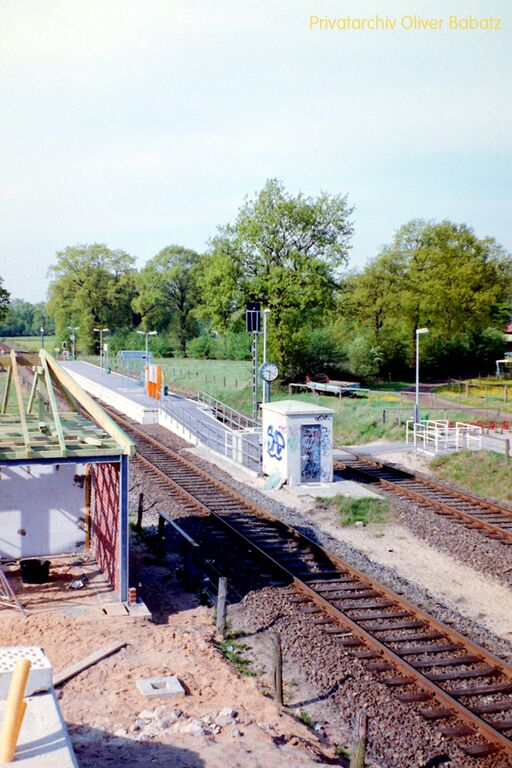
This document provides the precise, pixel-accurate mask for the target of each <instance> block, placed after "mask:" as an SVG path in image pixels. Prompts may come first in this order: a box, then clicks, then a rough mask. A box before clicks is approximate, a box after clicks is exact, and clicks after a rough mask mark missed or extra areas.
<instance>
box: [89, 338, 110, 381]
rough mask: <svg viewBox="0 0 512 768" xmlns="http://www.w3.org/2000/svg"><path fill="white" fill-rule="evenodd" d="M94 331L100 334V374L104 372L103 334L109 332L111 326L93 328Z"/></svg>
mask: <svg viewBox="0 0 512 768" xmlns="http://www.w3.org/2000/svg"><path fill="white" fill-rule="evenodd" d="M92 330H93V331H94V333H99V335H100V374H101V373H103V334H104V333H108V332H109V331H110V328H93V329H92Z"/></svg>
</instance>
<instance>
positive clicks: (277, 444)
mask: <svg viewBox="0 0 512 768" xmlns="http://www.w3.org/2000/svg"><path fill="white" fill-rule="evenodd" d="M267 437H268V440H267V453H268V455H269V456H271V457H272V458H274V459H277V461H281V459H282V458H283V451H284V449H285V447H286V441H285V439H284V435H283V433H282V432H281V431H280V430H279V429H274V427H273V426H272V424H269V425H268V429H267Z"/></svg>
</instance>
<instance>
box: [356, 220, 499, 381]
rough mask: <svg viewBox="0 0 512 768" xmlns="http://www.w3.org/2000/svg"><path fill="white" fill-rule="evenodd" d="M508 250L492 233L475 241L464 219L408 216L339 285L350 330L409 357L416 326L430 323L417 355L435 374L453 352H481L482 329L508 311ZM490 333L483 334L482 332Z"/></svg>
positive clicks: (387, 354) (386, 359) (386, 353)
mask: <svg viewBox="0 0 512 768" xmlns="http://www.w3.org/2000/svg"><path fill="white" fill-rule="evenodd" d="M511 276H512V262H511V258H510V255H509V254H507V253H506V252H505V251H504V250H503V248H501V246H499V245H498V244H497V243H496V241H495V240H494V239H492V238H484V239H479V238H477V237H476V235H475V234H474V232H473V231H472V230H471V229H470V228H469V227H468V226H467V225H465V224H454V223H453V222H450V221H442V222H427V221H423V220H421V219H414V220H412V221H411V222H409V223H408V224H406V225H404V226H403V227H401V228H400V229H399V230H398V232H397V233H396V235H395V238H394V240H393V242H392V243H391V245H389V246H386V247H385V248H384V249H383V250H382V252H381V253H380V254H379V256H377V258H375V259H374V260H373V261H372V262H370V263H369V264H368V265H367V266H366V267H365V268H364V270H363V271H362V272H361V273H360V274H359V275H355V276H350V277H349V278H348V279H347V282H346V284H345V286H344V293H343V299H344V302H343V307H344V308H345V310H346V311H347V312H348V314H349V315H350V317H351V318H352V320H353V323H354V329H355V332H356V333H358V332H361V331H363V332H364V333H365V334H366V333H367V332H369V333H371V337H370V338H369V339H368V341H369V343H371V344H373V345H376V346H378V347H379V350H380V352H381V353H382V360H383V363H382V366H381V372H383V371H385V370H386V368H388V367H389V363H390V360H391V358H393V357H394V359H395V360H394V365H395V364H396V356H397V355H400V354H405V357H406V362H407V363H408V364H409V366H412V365H413V362H414V348H415V336H416V330H417V329H418V328H419V327H421V326H426V327H428V328H429V335H428V337H426V338H425V339H424V341H423V344H422V347H423V349H424V355H423V360H424V362H425V363H426V364H428V362H429V355H430V356H431V364H432V368H433V369H434V368H435V370H436V374H437V375H439V373H440V372H442V371H443V370H444V371H445V373H446V372H448V369H449V368H450V365H451V366H452V368H453V364H454V360H455V358H456V354H455V352H456V350H460V355H461V356H462V357H464V355H466V353H467V355H468V357H469V356H471V354H474V353H475V351H476V350H477V349H478V350H480V351H481V341H480V340H481V339H483V338H485V332H486V329H492V328H493V327H494V328H497V329H501V328H502V326H503V325H504V323H505V321H506V319H507V316H508V312H510V294H511V286H512V280H511ZM488 338H490V336H488Z"/></svg>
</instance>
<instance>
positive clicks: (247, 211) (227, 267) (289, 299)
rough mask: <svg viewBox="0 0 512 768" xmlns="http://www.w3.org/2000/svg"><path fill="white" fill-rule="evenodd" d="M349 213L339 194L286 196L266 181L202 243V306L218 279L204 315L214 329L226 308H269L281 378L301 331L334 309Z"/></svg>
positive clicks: (272, 345) (348, 235)
mask: <svg viewBox="0 0 512 768" xmlns="http://www.w3.org/2000/svg"><path fill="white" fill-rule="evenodd" d="M352 210H353V209H352V208H350V207H349V206H348V203H347V198H346V197H344V196H342V195H334V196H330V195H328V194H326V193H322V194H320V195H319V196H318V197H317V198H312V197H306V196H305V195H303V194H302V193H299V194H298V195H296V196H295V197H293V196H292V195H290V194H288V193H287V192H286V191H285V189H284V187H283V185H282V183H281V182H279V181H277V180H276V179H271V180H269V181H267V183H266V184H265V186H264V187H263V189H262V190H261V192H259V194H257V196H256V197H255V198H254V199H252V200H249V199H247V200H246V201H245V203H244V205H243V206H242V208H241V209H240V210H239V212H238V216H237V219H236V221H235V223H234V224H228V225H226V226H224V227H221V228H220V229H219V233H218V235H217V236H216V237H214V238H213V240H212V241H211V243H210V251H209V255H208V257H207V259H205V261H204V262H203V270H204V271H203V275H202V278H201V285H202V290H203V302H205V300H206V302H208V299H209V298H211V297H212V296H213V294H214V293H215V284H216V280H217V281H218V279H219V275H220V274H225V277H224V278H223V279H222V282H221V288H220V289H219V287H218V288H217V292H218V294H220V295H219V296H218V298H217V300H216V301H215V302H214V307H212V308H211V309H210V311H211V314H212V318H214V319H215V320H216V322H217V323H218V324H219V325H221V323H223V324H224V326H225V325H226V323H227V322H228V318H229V315H230V313H233V310H234V308H235V307H238V308H241V307H242V306H243V305H244V304H245V302H246V301H260V302H261V303H262V305H264V306H266V307H268V308H270V310H271V316H270V320H271V322H270V326H269V331H270V348H271V351H272V354H273V356H274V358H275V360H276V362H277V363H279V364H280V365H281V366H282V368H283V369H284V370H283V373H286V370H287V369H289V368H290V367H291V366H293V364H294V346H295V344H296V342H297V338H298V332H299V331H300V328H301V326H302V325H303V324H309V325H311V326H313V325H314V324H315V323H318V322H322V321H323V320H324V318H325V313H326V311H328V310H329V308H331V307H333V306H334V291H335V288H336V284H337V279H338V277H339V272H340V269H341V267H343V266H344V265H345V264H346V262H347V253H348V249H349V242H350V238H351V236H352V232H353V229H352V225H351V223H350V221H349V217H350V215H351V213H352ZM217 285H218V283H217ZM206 307H207V310H206V311H208V308H209V304H206ZM219 330H221V328H219ZM222 330H223V329H222ZM299 335H300V334H299Z"/></svg>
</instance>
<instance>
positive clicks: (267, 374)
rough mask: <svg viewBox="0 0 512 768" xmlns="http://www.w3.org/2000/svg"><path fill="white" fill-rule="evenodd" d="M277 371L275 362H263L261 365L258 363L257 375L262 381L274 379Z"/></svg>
mask: <svg viewBox="0 0 512 768" xmlns="http://www.w3.org/2000/svg"><path fill="white" fill-rule="evenodd" d="M278 373H279V370H278V368H277V365H276V364H275V363H263V365H260V369H259V375H260V379H263V381H274V380H275V379H277V375H278Z"/></svg>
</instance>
